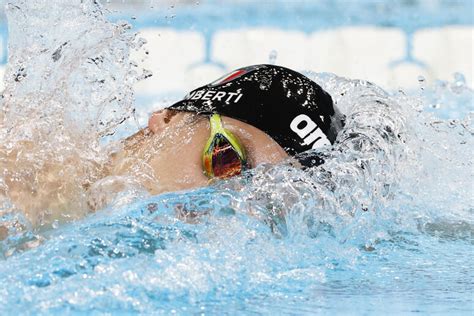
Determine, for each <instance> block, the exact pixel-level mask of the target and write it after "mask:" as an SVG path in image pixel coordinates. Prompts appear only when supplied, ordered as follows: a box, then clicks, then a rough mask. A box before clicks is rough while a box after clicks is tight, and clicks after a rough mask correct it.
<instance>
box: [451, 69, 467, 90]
mask: <svg viewBox="0 0 474 316" xmlns="http://www.w3.org/2000/svg"><path fill="white" fill-rule="evenodd" d="M453 76H454V85H455V86H457V87H462V86H464V85H465V84H466V77H464V75H463V74H462V73H459V72H456V73H454V75H453Z"/></svg>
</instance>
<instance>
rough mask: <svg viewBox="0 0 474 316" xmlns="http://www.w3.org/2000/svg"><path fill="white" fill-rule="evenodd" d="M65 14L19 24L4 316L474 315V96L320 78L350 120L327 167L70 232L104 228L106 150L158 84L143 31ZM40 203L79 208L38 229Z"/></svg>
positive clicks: (231, 185)
mask: <svg viewBox="0 0 474 316" xmlns="http://www.w3.org/2000/svg"><path fill="white" fill-rule="evenodd" d="M53 2H54V4H55V5H53V4H52V2H51V1H48V2H46V1H36V2H35V3H34V4H33V3H30V2H26V1H14V2H12V3H11V4H10V5H9V7H8V16H9V29H10V43H9V45H10V46H9V54H10V55H9V66H8V70H7V74H6V88H5V91H4V94H3V103H2V114H1V115H2V117H1V118H2V127H1V130H0V133H1V135H2V138H1V139H2V143H1V144H0V146H1V150H0V155H1V156H0V157H1V159H0V164H1V167H2V170H4V174H2V175H1V176H0V198H2V200H0V202H1V203H3V204H0V206H1V209H0V215H1V216H2V217H1V223H2V225H0V227H3V228H2V229H3V230H0V242H1V244H0V250H1V252H2V254H3V257H4V260H3V262H2V265H0V278H1V281H2V284H8V286H5V287H2V288H1V289H0V301H2V302H4V304H2V305H1V306H0V311H1V313H2V314H11V313H14V312H15V311H17V310H21V311H24V312H25V313H51V314H54V313H64V312H69V313H81V312H82V313H90V312H93V311H94V312H111V313H113V312H114V311H115V312H122V313H123V312H142V313H151V312H153V313H158V312H162V313H166V314H168V313H173V312H174V313H184V314H187V313H219V312H222V311H223V310H226V311H230V310H232V311H235V312H236V313H237V312H240V313H245V314H246V313H271V312H275V311H278V312H279V313H296V314H304V313H317V312H320V313H332V312H339V313H348V312H349V313H351V312H354V311H367V312H368V313H382V312H405V313H406V312H410V311H421V312H426V313H434V312H446V311H448V310H449V311H457V312H467V311H469V310H472V288H473V273H472V269H471V261H472V255H473V244H474V243H473V241H474V240H473V238H472V233H473V231H474V218H473V205H474V203H473V202H474V201H473V196H474V195H473V193H474V192H473V188H472V182H471V179H472V177H473V174H472V173H473V165H472V164H473V161H472V157H473V155H472V154H473V153H472V148H474V147H473V138H472V136H473V135H472V134H473V128H472V114H471V113H470V111H471V112H472V109H473V104H472V98H473V91H472V90H470V89H469V88H467V87H466V86H465V85H463V84H462V80H461V79H460V78H459V77H458V78H457V79H456V80H455V82H454V83H443V82H440V83H437V84H436V85H435V86H434V87H424V88H423V90H422V91H421V93H413V94H410V95H406V94H405V93H404V92H402V91H399V92H397V93H394V94H389V93H387V92H385V91H383V90H382V89H380V88H378V87H377V86H375V85H373V84H371V83H368V82H364V81H357V80H349V79H344V78H340V77H337V76H334V75H330V74H317V73H307V75H308V76H309V77H310V78H311V79H313V80H315V81H316V82H318V83H319V84H320V85H322V86H323V88H324V89H325V90H327V91H328V92H329V93H330V94H331V95H332V96H333V99H334V101H335V103H336V104H337V106H338V107H339V109H340V110H341V111H342V112H343V113H344V114H345V115H346V126H345V128H344V130H343V131H342V132H341V133H340V135H338V139H337V143H336V144H335V145H334V146H333V147H330V148H326V149H324V150H322V151H321V152H320V154H321V155H322V156H323V157H324V160H325V163H324V164H323V165H321V166H320V167H317V168H310V169H308V170H301V169H299V168H297V167H295V166H293V165H292V164H291V163H290V162H288V163H283V164H280V165H277V166H270V165H261V166H259V167H257V168H256V169H254V170H252V171H251V172H249V173H247V174H245V175H243V176H242V177H239V178H234V179H231V180H228V181H225V182H220V183H217V184H215V185H214V186H211V187H207V188H201V189H197V190H194V191H190V192H178V193H168V194H163V195H159V196H154V197H143V195H140V192H136V193H132V196H131V197H132V198H134V199H135V202H133V203H132V202H130V196H126V197H125V198H124V196H119V197H117V198H116V199H115V200H114V201H111V203H110V204H109V206H108V207H107V208H106V209H104V210H101V211H100V212H97V213H95V214H91V215H89V216H87V217H86V218H84V219H82V220H76V221H75V222H72V223H69V224H63V225H59V226H58V225H56V222H55V221H54V220H56V219H58V218H59V219H61V218H62V217H63V218H62V220H63V221H68V220H70V219H75V218H79V217H82V216H83V215H84V214H85V213H87V208H86V207H85V206H84V205H83V204H85V203H86V202H85V201H84V200H85V197H84V196H85V191H86V190H87V187H84V183H89V184H92V183H93V182H94V181H95V180H97V179H99V178H100V176H101V166H102V165H103V164H104V163H105V161H106V158H107V151H106V150H104V149H103V147H102V145H101V138H102V137H104V135H107V134H110V133H113V132H114V129H115V128H116V126H117V125H118V124H119V123H120V122H122V121H123V120H124V119H126V118H127V117H129V116H130V115H131V112H132V109H133V92H132V85H133V83H134V82H136V81H137V80H139V79H140V78H141V76H142V75H143V72H141V71H140V70H139V69H137V67H136V66H134V64H133V63H131V61H130V60H129V58H128V54H129V51H130V50H131V49H139V46H140V45H141V44H140V43H141V42H140V41H138V40H137V39H136V37H135V36H134V35H133V34H131V33H129V32H128V29H129V25H127V24H121V23H118V24H112V23H110V22H108V21H107V20H106V18H105V17H104V15H103V13H102V12H103V11H102V10H103V9H102V8H101V7H100V6H99V5H98V4H96V3H95V2H94V1H75V2H71V3H70V4H68V5H65V4H64V3H62V2H60V1H53ZM45 8H48V10H45ZM51 8H53V9H51ZM39 12H43V13H39ZM65 14H67V16H65ZM52 21H54V22H52ZM52 25H54V27H52ZM66 30H67V31H66ZM469 100H470V103H469ZM432 105H436V106H432ZM426 109H428V110H426ZM454 113H455V115H456V116H455V117H453V116H454ZM309 154H310V153H304V155H309ZM51 174H52V175H53V176H51ZM18 186H24V187H22V188H23V191H22V190H19V189H18ZM24 191H28V192H34V194H31V195H28V196H29V199H30V200H31V199H33V201H35V199H36V201H38V200H40V199H45V198H47V197H48V194H55V195H56V194H64V197H63V199H58V200H59V201H62V203H63V204H62V205H61V206H58V207H57V208H56V212H57V213H56V214H51V210H48V209H41V207H40V209H39V211H38V210H36V211H37V213H34V214H41V216H40V217H39V218H35V217H34V216H33V215H31V214H33V213H30V212H29V207H31V206H30V205H28V204H26V203H25V204H23V205H19V203H15V202H16V201H19V200H20V201H21V200H22V199H21V196H20V197H19V196H15V194H18V193H15V192H24ZM71 191H74V196H78V198H77V201H73V202H71V198H70V196H67V194H66V192H71ZM130 192H133V190H131V191H130ZM130 192H128V193H130ZM124 201H125V202H124ZM20 204H21V203H20ZM32 204H33V203H32ZM38 222H39V223H40V224H41V223H45V224H44V225H45V226H47V224H50V225H52V227H51V228H50V229H42V230H37V229H36V230H34V229H32V228H31V225H37V223H38ZM25 249H28V250H26V251H25ZM454 306H455V307H454Z"/></svg>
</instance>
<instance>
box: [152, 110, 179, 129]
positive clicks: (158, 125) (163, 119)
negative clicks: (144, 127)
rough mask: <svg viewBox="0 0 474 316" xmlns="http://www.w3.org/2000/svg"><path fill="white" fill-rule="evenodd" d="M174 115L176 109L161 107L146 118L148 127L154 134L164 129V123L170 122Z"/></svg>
mask: <svg viewBox="0 0 474 316" xmlns="http://www.w3.org/2000/svg"><path fill="white" fill-rule="evenodd" d="M175 115H176V111H173V110H168V109H163V110H160V111H157V112H155V113H153V114H152V115H151V116H150V118H149V119H148V128H149V129H150V131H152V132H153V133H154V134H156V133H159V132H160V131H162V130H164V129H165V127H166V125H167V124H168V123H169V122H171V120H172V119H173V116H175Z"/></svg>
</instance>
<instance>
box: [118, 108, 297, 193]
mask: <svg viewBox="0 0 474 316" xmlns="http://www.w3.org/2000/svg"><path fill="white" fill-rule="evenodd" d="M222 122H223V124H224V127H225V128H226V129H228V130H230V131H231V132H232V133H233V134H234V135H235V136H237V137H238V138H239V140H240V142H241V144H242V145H243V146H244V147H245V150H246V152H247V161H248V164H249V166H250V168H254V167H255V166H257V165H259V164H262V163H272V164H275V163H278V162H281V161H282V160H284V159H285V158H287V157H288V155H287V154H286V152H285V151H284V150H283V148H281V147H280V145H278V144H277V143H276V142H275V141H274V140H273V139H272V138H271V137H270V136H268V135H267V134H266V133H264V132H263V131H261V130H259V129H258V128H256V127H253V126H251V125H249V124H246V123H244V122H241V121H239V120H235V119H232V118H229V117H225V116H223V117H222ZM209 137H210V125H209V118H208V117H207V116H200V115H196V114H193V113H188V112H177V111H172V110H162V111H159V112H156V113H154V114H153V115H152V116H151V117H150V120H149V123H148V128H147V129H145V130H144V131H143V132H142V133H141V134H138V135H136V136H134V137H133V138H130V139H128V140H127V141H126V145H125V147H126V148H125V151H124V152H122V153H120V154H118V155H117V156H116V157H115V158H114V164H113V170H112V173H113V174H116V175H118V174H120V175H122V174H129V175H138V176H139V177H142V180H141V181H142V183H144V185H145V186H146V188H147V189H148V191H149V192H150V193H151V194H158V193H162V192H169V191H177V190H184V189H190V188H195V187H200V186H205V185H207V184H208V183H209V178H208V177H207V176H206V175H205V174H204V171H203V168H202V152H203V149H204V146H205V144H206V142H207V140H208V139H209Z"/></svg>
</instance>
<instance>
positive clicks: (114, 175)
mask: <svg viewBox="0 0 474 316" xmlns="http://www.w3.org/2000/svg"><path fill="white" fill-rule="evenodd" d="M222 122H223V124H224V127H225V128H227V129H228V130H230V131H231V132H232V133H233V134H234V135H235V136H237V137H238V138H239V140H240V142H241V144H242V145H243V146H244V147H245V149H246V151H247V156H248V158H247V159H248V163H249V166H250V167H251V168H253V167H255V166H257V165H259V164H261V163H272V164H275V163H278V162H280V161H282V160H284V159H285V158H287V157H288V155H287V154H286V153H285V151H284V150H283V149H282V148H281V147H280V146H279V145H278V144H277V143H276V142H275V141H274V140H273V139H272V138H270V137H269V136H268V135H267V134H265V133H264V132H262V131H261V130H259V129H257V128H255V127H253V126H251V125H248V124H246V123H243V122H241V121H238V120H235V119H231V118H228V117H222ZM209 137H210V126H209V118H208V117H204V116H199V115H196V114H192V113H187V112H175V111H170V110H162V111H158V112H156V113H154V114H153V115H152V116H151V117H150V120H149V124H148V127H147V128H145V129H142V130H141V131H139V132H138V133H136V134H134V135H132V136H131V137H129V138H127V139H125V140H124V141H122V142H121V143H120V146H118V149H116V150H115V151H114V152H113V153H112V154H111V155H110V162H109V163H107V164H106V166H105V167H102V166H101V165H97V168H96V169H97V170H96V171H94V173H93V174H90V170H89V169H87V168H80V166H83V162H82V161H81V160H80V159H79V158H77V157H70V159H69V160H68V161H65V162H63V163H61V164H57V163H56V164H55V163H54V161H53V162H51V163H47V162H45V163H44V166H43V168H41V169H39V170H35V172H33V173H32V175H33V176H34V177H33V176H32V177H31V179H30V178H25V177H22V178H20V179H17V177H16V176H15V173H12V176H11V177H6V185H7V187H8V189H9V191H8V196H9V198H10V199H11V201H12V202H13V204H14V205H15V206H16V207H17V208H18V209H20V210H22V211H23V212H24V214H25V215H26V217H27V218H28V220H29V221H30V223H31V224H32V226H33V227H37V226H39V225H43V224H41V223H42V222H43V223H44V224H45V225H46V227H47V225H48V223H52V222H53V221H54V220H59V221H63V220H71V219H77V218H81V217H83V216H85V215H86V214H87V213H89V212H90V211H95V210H99V209H102V208H104V207H106V206H107V205H108V204H110V203H111V202H114V200H115V199H116V197H117V196H118V195H119V194H121V192H124V191H127V190H130V189H131V190H132V191H133V190H137V189H143V190H145V191H147V192H148V193H149V194H152V195H156V194H160V193H164V192H171V191H178V190H185V189H191V188H196V187H202V186H206V185H208V184H209V179H208V178H207V177H206V176H205V175H204V172H203V168H202V152H203V149H204V146H205V144H206V142H207V139H208V138H209ZM31 146H34V144H33V143H31V144H30V143H27V144H24V145H23V147H21V148H18V149H17V150H15V151H10V152H8V155H6V156H5V157H3V156H1V157H0V158H2V157H3V158H2V159H3V160H0V162H1V161H4V164H5V166H10V167H11V166H15V168H13V169H12V170H13V171H15V170H17V169H19V170H20V171H21V170H22V168H23V164H22V162H21V161H19V158H18V157H19V154H18V152H22V150H23V152H26V151H28V150H29V149H30V147H31ZM0 153H1V152H0ZM25 164H27V163H25ZM68 166H70V167H71V168H69V167H68ZM27 170H29V169H27ZM79 176H81V178H80V179H90V180H88V183H82V182H80V181H76V179H79V178H78V177H79ZM95 179H99V180H97V181H95V183H93V184H90V183H91V182H92V181H94V180H95ZM36 182H38V183H39V184H41V185H40V186H39V187H35V186H34V184H35V183H36ZM31 188H34V190H33V189H31ZM0 189H1V187H0ZM1 196H2V192H0V197H1ZM6 236H7V231H6V227H3V226H0V240H2V239H4V238H6Z"/></svg>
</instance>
